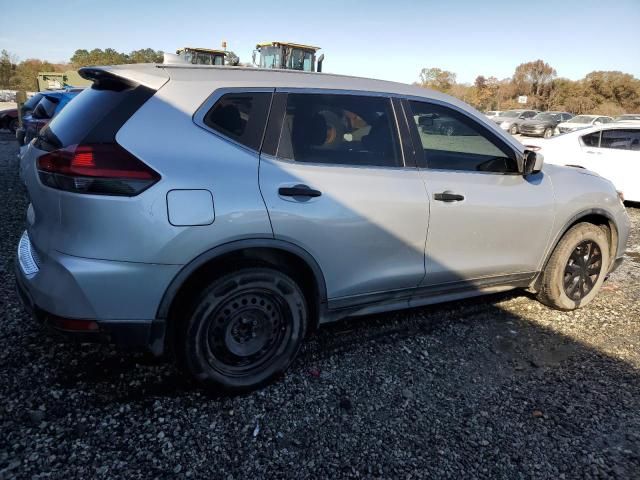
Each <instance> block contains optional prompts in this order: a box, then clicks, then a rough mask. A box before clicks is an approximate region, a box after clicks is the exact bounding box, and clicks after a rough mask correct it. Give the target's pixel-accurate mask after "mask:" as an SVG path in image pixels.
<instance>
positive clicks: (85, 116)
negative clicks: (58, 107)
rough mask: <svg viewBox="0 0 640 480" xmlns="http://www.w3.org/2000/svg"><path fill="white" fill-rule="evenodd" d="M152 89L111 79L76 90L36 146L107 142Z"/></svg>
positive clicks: (42, 147) (43, 132)
mask: <svg viewBox="0 0 640 480" xmlns="http://www.w3.org/2000/svg"><path fill="white" fill-rule="evenodd" d="M154 93H155V92H154V90H152V89H149V88H147V87H144V86H142V85H139V86H135V87H127V86H125V85H123V84H117V83H115V82H112V83H110V84H109V88H103V87H97V86H96V85H94V86H93V87H91V88H88V89H86V90H84V91H83V92H82V93H80V94H78V95H77V96H76V97H75V98H74V100H73V101H72V102H70V103H69V104H68V105H67V106H66V107H65V108H64V109H63V110H62V111H61V112H60V113H59V114H58V115H56V116H55V117H54V118H53V120H52V121H51V122H50V123H49V125H48V126H47V127H46V128H45V129H44V130H42V132H41V134H40V136H39V137H38V148H41V149H43V150H52V149H57V148H63V147H66V146H69V145H76V144H79V143H108V142H112V141H114V140H115V136H116V133H117V132H118V130H120V128H121V127H122V125H124V123H125V122H126V121H127V120H128V119H129V117H131V115H133V113H135V111H136V110H138V109H139V108H140V107H141V106H142V104H143V103H144V102H146V101H147V100H148V99H149V98H150V97H151V96H152V95H153V94H154Z"/></svg>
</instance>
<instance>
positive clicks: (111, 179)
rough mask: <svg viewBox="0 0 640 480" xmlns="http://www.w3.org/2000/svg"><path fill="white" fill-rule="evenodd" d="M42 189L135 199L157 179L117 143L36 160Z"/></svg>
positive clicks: (67, 149)
mask: <svg viewBox="0 0 640 480" xmlns="http://www.w3.org/2000/svg"><path fill="white" fill-rule="evenodd" d="M38 174H39V175H40V180H41V181H42V183H44V184H45V185H47V186H49V187H52V188H57V189H59V190H66V191H68V192H77V193H92V194H96V195H123V196H129V197H131V196H134V195H137V194H139V193H140V192H142V191H143V190H146V189H147V188H149V187H150V186H151V185H153V184H154V183H156V182H157V181H158V180H160V175H159V174H158V173H157V172H156V171H154V170H152V169H151V168H150V167H149V166H147V165H146V164H144V163H143V162H142V161H140V160H139V159H138V158H136V157H135V156H134V155H132V154H131V153H129V152H128V151H127V150H125V149H124V148H122V147H121V146H120V145H118V144H117V143H96V144H83V145H71V146H69V147H65V148H63V149H60V150H54V151H53V152H49V153H46V154H44V155H42V156H41V157H39V158H38Z"/></svg>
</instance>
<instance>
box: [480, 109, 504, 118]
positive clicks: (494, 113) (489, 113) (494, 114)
mask: <svg viewBox="0 0 640 480" xmlns="http://www.w3.org/2000/svg"><path fill="white" fill-rule="evenodd" d="M501 113H502V110H488V111H486V112H484V114H485V115H486V116H487V118H490V119H492V120H493V118H495V117H497V116H498V115H500V114H501Z"/></svg>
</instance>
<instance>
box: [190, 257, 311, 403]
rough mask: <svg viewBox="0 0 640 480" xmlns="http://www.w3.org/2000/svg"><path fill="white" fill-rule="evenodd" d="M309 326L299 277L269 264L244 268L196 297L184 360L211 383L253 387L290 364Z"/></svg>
mask: <svg viewBox="0 0 640 480" xmlns="http://www.w3.org/2000/svg"><path fill="white" fill-rule="evenodd" d="M306 329H307V305H306V302H305V297H304V294H303V293H302V291H301V290H300V288H299V287H298V285H297V284H296V282H295V281H293V280H292V279H291V278H290V277H289V276H287V275H285V274H283V273H281V272H278V271H276V270H272V269H269V268H245V269H242V270H238V271H236V272H234V273H231V274H228V275H225V276H223V277H221V278H219V279H217V280H215V281H214V282H213V283H211V285H209V286H208V287H207V288H206V289H205V290H204V291H203V293H202V295H201V296H200V297H199V298H198V299H197V300H196V301H195V303H194V305H193V309H192V313H191V315H190V316H189V319H188V321H187V325H186V330H185V332H184V342H183V343H184V344H183V352H182V354H183V357H184V358H183V364H184V366H185V367H186V368H187V369H188V371H189V373H190V374H191V375H193V376H194V377H195V378H196V379H197V380H198V381H200V382H201V383H203V384H204V385H206V386H215V387H219V388H222V389H224V390H227V391H231V392H241V391H247V390H251V389H254V388H258V387H260V386H262V385H264V384H265V383H267V382H269V381H270V380H272V379H273V378H274V377H276V376H277V375H279V374H281V373H282V372H284V371H285V370H286V368H287V367H288V366H289V365H290V364H291V362H292V361H293V359H294V358H295V356H296V354H297V353H298V350H299V348H300V345H301V344H302V340H303V338H304V336H305V333H306Z"/></svg>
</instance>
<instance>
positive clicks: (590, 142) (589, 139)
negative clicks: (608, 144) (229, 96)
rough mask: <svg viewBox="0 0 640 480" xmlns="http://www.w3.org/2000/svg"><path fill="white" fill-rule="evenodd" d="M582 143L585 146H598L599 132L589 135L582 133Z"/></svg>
mask: <svg viewBox="0 0 640 480" xmlns="http://www.w3.org/2000/svg"><path fill="white" fill-rule="evenodd" d="M580 139H581V140H582V144H583V145H584V146H585V147H599V146H600V132H599V131H598V132H593V133H590V134H589V135H583V136H582V137H580Z"/></svg>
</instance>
